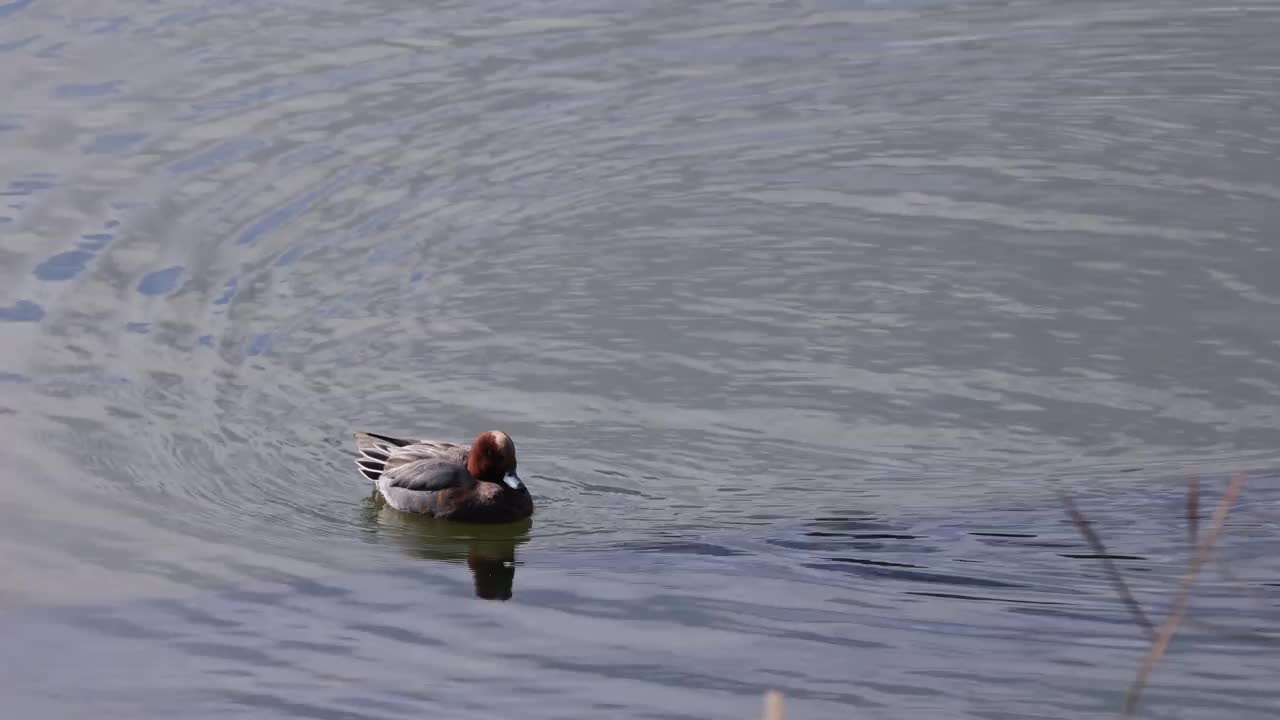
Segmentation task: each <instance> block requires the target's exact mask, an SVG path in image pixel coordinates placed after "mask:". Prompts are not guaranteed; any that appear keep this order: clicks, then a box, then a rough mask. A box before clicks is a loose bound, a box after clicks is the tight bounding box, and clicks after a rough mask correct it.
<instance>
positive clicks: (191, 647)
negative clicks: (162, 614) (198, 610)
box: [174, 633, 289, 667]
mask: <svg viewBox="0 0 1280 720" xmlns="http://www.w3.org/2000/svg"><path fill="white" fill-rule="evenodd" d="M223 636H224V637H229V636H232V633H224V634H223ZM242 637H245V638H248V639H252V638H256V637H257V636H256V635H255V634H254V633H244V634H243V635H242ZM174 647H176V648H178V649H179V650H182V651H184V652H187V653H189V654H191V655H193V656H195V657H199V658H206V659H210V660H229V661H231V662H235V663H238V664H245V665H252V666H254V667H287V666H288V665H289V663H287V662H285V661H283V660H279V659H277V658H275V657H273V656H271V655H269V654H268V653H265V652H263V651H261V650H258V649H255V648H251V647H244V646H241V645H231V644H228V643H217V642H208V641H198V640H184V641H180V642H176V643H174Z"/></svg>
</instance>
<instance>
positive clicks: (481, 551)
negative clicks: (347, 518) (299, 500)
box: [360, 491, 533, 600]
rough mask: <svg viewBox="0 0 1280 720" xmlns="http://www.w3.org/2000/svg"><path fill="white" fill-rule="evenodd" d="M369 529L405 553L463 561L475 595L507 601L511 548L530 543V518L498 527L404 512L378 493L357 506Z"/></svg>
mask: <svg viewBox="0 0 1280 720" xmlns="http://www.w3.org/2000/svg"><path fill="white" fill-rule="evenodd" d="M360 521H361V523H362V524H363V525H364V526H365V527H366V528H367V529H368V530H369V532H371V533H374V534H377V535H379V536H380V537H386V538H389V539H390V540H391V541H392V542H393V543H395V544H397V545H399V546H400V548H401V549H402V550H403V551H404V553H405V554H406V555H408V556H410V557H417V558H423V559H426V560H438V561H444V562H448V563H457V562H460V561H465V562H466V564H467V567H468V568H470V569H471V575H472V578H473V580H474V581H475V592H476V597H478V598H482V599H484V600H510V599H511V595H512V585H513V583H514V582H515V575H516V547H517V546H519V545H523V544H525V543H527V542H529V529H530V528H531V527H532V526H533V520H532V519H526V520H523V521H520V522H515V523H508V524H503V525H479V524H472V523H458V522H453V521H449V520H440V519H438V518H432V517H426V516H423V515H414V514H412V513H405V512H401V511H399V510H396V509H395V508H393V507H391V506H390V505H388V504H387V501H386V500H385V499H383V497H382V495H380V494H378V492H377V491H374V492H373V493H371V494H370V495H369V496H368V497H367V498H365V500H364V501H363V502H362V503H361V506H360Z"/></svg>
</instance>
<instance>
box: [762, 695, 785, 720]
mask: <svg viewBox="0 0 1280 720" xmlns="http://www.w3.org/2000/svg"><path fill="white" fill-rule="evenodd" d="M764 720H783V717H782V693H780V692H778V691H777V690H770V691H769V692H767V693H765V694H764Z"/></svg>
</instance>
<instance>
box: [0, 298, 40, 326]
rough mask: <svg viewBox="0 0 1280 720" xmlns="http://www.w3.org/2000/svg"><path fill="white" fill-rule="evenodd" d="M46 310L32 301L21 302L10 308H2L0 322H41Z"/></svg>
mask: <svg viewBox="0 0 1280 720" xmlns="http://www.w3.org/2000/svg"><path fill="white" fill-rule="evenodd" d="M44 315H45V312H44V308H43V307H40V305H38V304H36V303H34V302H31V301H30V300H19V301H17V302H15V303H14V304H12V305H10V306H8V307H0V322H32V323H33V322H40V321H41V320H43V319H44Z"/></svg>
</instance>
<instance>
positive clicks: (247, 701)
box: [216, 690, 393, 720]
mask: <svg viewBox="0 0 1280 720" xmlns="http://www.w3.org/2000/svg"><path fill="white" fill-rule="evenodd" d="M216 697H217V698H218V699H219V700H220V701H222V702H226V703H229V704H231V705H235V706H240V707H245V708H250V709H252V710H254V711H258V712H261V711H266V712H270V713H272V714H273V715H275V716H277V717H290V718H310V719H311V720H389V718H391V717H393V716H389V715H381V714H369V713H364V712H355V711H352V710H342V709H339V708H333V707H328V706H325V705H320V704H315V703H306V702H299V701H294V700H286V699H284V698H282V697H278V696H276V695H271V694H268V693H253V692H243V691H231V690H224V691H220V692H218V693H217V694H216Z"/></svg>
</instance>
